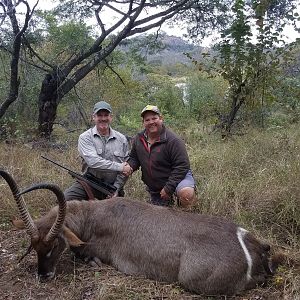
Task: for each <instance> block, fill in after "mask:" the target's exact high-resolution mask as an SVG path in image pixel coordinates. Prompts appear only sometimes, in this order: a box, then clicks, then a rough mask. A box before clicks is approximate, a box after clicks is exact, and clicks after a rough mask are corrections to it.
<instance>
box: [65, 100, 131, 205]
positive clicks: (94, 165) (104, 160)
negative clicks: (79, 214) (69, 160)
mask: <svg viewBox="0 0 300 300" xmlns="http://www.w3.org/2000/svg"><path fill="white" fill-rule="evenodd" d="M92 117H93V122H94V124H95V126H94V127H93V128H91V129H88V130H87V131H85V132H83V133H82V134H81V135H80V136H79V139H78V151H79V154H80V156H81V158H82V161H83V167H82V169H83V172H84V174H88V175H92V176H94V177H96V178H97V179H98V180H101V181H104V182H106V183H109V184H112V185H114V186H115V188H116V192H115V194H114V195H113V196H123V195H124V192H123V186H124V184H125V182H126V179H127V177H126V175H128V173H129V172H130V170H131V169H130V166H129V165H128V163H127V162H126V160H127V159H128V150H129V146H128V141H127V139H126V137H125V136H124V135H123V134H121V133H120V132H118V131H116V130H114V129H112V128H111V126H110V124H111V122H112V119H113V116H112V108H111V106H110V104H108V103H107V102H105V101H100V102H97V103H96V104H95V106H94V110H93V115H92ZM64 194H65V198H66V200H74V199H77V200H84V199H85V200H88V199H93V198H94V197H95V198H97V199H99V200H101V199H104V198H107V196H106V195H104V194H103V193H101V192H99V191H97V190H95V189H93V188H92V187H89V186H86V184H85V183H84V182H79V181H76V182H75V183H74V184H73V185H72V186H71V187H69V188H68V189H66V190H65V192H64Z"/></svg>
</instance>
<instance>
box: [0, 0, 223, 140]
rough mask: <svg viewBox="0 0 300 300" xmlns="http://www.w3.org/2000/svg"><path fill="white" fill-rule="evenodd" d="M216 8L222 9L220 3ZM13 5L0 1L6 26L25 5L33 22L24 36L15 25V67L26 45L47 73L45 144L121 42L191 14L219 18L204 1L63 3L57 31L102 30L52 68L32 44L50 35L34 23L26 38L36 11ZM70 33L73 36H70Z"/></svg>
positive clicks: (42, 113) (42, 120)
mask: <svg viewBox="0 0 300 300" xmlns="http://www.w3.org/2000/svg"><path fill="white" fill-rule="evenodd" d="M216 2H217V3H218V1H216ZM14 3H15V4H13V2H12V0H1V8H2V10H3V13H2V20H4V18H5V16H6V15H9V14H10V15H11V18H14V19H17V17H16V15H17V9H18V8H19V6H20V4H24V5H25V6H26V7H27V12H28V17H25V22H24V26H23V28H22V29H21V30H20V29H19V28H17V27H15V26H14V25H13V24H12V26H11V28H13V32H14V35H15V37H17V38H18V45H19V47H18V48H16V49H15V51H12V50H11V49H10V47H11V45H8V47H6V49H7V50H8V51H10V53H11V55H12V61H13V62H16V61H18V58H19V55H20V46H21V44H22V45H24V46H26V48H27V49H28V51H29V52H30V61H29V62H30V63H31V64H33V65H35V66H36V67H38V68H40V69H43V70H44V71H45V76H44V79H43V81H42V84H41V90H40V94H39V99H38V102H39V117H38V121H39V132H40V135H41V136H43V137H46V138H49V137H50V135H51V132H52V129H53V122H54V120H55V118H56V112H57V107H58V105H59V104H60V102H61V101H62V99H63V98H64V96H65V95H67V94H68V93H69V92H70V91H71V90H72V89H73V88H74V87H75V86H76V85H77V84H78V83H79V82H80V81H81V80H82V79H83V78H85V76H87V74H89V73H90V72H91V71H92V70H93V69H94V68H95V67H96V66H97V65H98V64H100V63H103V64H106V65H108V64H109V56H110V54H111V53H112V52H113V51H114V49H115V48H116V47H117V46H118V45H119V44H120V42H121V41H123V40H124V39H126V38H128V37H131V36H133V35H136V34H140V33H143V32H146V31H148V30H150V29H153V28H159V27H160V26H161V25H162V24H163V23H164V22H165V21H167V20H170V19H172V18H173V17H174V16H175V15H176V14H179V13H181V12H184V11H187V10H189V9H191V8H192V9H193V10H194V11H201V12H202V17H201V18H199V19H198V22H200V21H201V20H202V21H203V20H205V19H206V17H207V16H208V15H210V16H212V15H213V13H215V11H214V5H212V4H213V3H214V1H211V5H210V10H206V8H207V7H206V6H205V5H204V4H203V3H202V2H201V1H200V2H199V3H198V2H197V1H196V0H175V1H173V0H159V1H151V0H140V1H138V2H133V1H131V0H123V1H115V0H109V1H104V2H103V1H97V0H96V1H95V0H91V1H90V0H79V1H76V2H74V1H70V0H61V1H60V5H59V6H57V7H56V8H55V9H54V10H53V13H52V17H59V18H60V23H59V22H57V21H56V22H57V23H56V27H57V29H60V28H61V27H62V26H66V24H69V23H70V20H71V21H72V22H73V24H75V25H76V24H78V23H84V20H86V19H88V18H92V16H94V17H93V20H94V21H95V23H96V24H97V25H96V27H95V29H96V33H95V37H94V39H93V41H92V42H91V43H90V44H89V43H86V44H85V45H84V47H80V48H77V47H74V48H71V47H68V49H67V50H68V51H63V50H62V51H63V54H64V55H63V56H62V55H59V59H57V60H53V61H51V62H49V61H48V60H46V59H45V58H44V57H43V56H42V55H41V54H40V53H39V49H38V48H36V49H34V44H32V43H30V39H29V37H32V36H34V35H37V34H39V36H40V37H41V38H43V39H44V42H45V43H46V42H49V39H48V38H49V36H51V34H50V35H49V34H48V35H45V33H43V34H40V28H39V27H34V26H37V24H39V23H34V22H33V21H32V24H33V25H32V31H31V32H28V33H26V30H27V29H28V23H29V21H30V19H31V18H32V15H33V13H34V9H33V10H30V8H29V4H28V2H27V1H25V0H20V1H18V2H14ZM149 9H152V10H151V11H152V13H149ZM105 15H106V16H107V15H111V16H113V15H115V18H114V17H112V18H110V20H111V21H112V22H111V23H109V22H105ZM26 16H27V14H26ZM2 23H3V22H2ZM48 23H49V21H48ZM3 24H4V23H3ZM25 24H26V26H25ZM53 24H54V25H55V22H54V23H53V22H52V25H53ZM1 25H2V24H1ZM38 26H40V25H38ZM75 27H76V26H75ZM51 29H53V28H51ZM68 32H69V33H72V32H70V31H68ZM29 33H30V34H29ZM48 33H49V32H48ZM14 40H16V39H14ZM69 40H70V39H69ZM14 44H15V42H14ZM27 60H28V59H27ZM15 73H17V69H16V70H15V71H14V74H13V75H12V76H14V78H16V77H17V75H16V74H15ZM11 86H12V89H13V91H17V90H18V80H17V79H14V80H13V82H12V83H11ZM14 95H17V93H16V92H14ZM16 97H17V96H14V98H11V100H10V101H5V103H4V104H5V105H4V104H2V105H1V108H2V115H3V114H4V113H5V111H6V109H7V108H8V106H9V105H10V104H12V103H13V101H15V100H16ZM0 117H1V115H0Z"/></svg>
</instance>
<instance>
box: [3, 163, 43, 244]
mask: <svg viewBox="0 0 300 300" xmlns="http://www.w3.org/2000/svg"><path fill="white" fill-rule="evenodd" d="M0 175H1V176H2V177H3V178H4V180H5V181H6V182H7V184H8V185H9V187H10V189H11V192H12V194H13V196H14V199H15V201H16V203H17V207H18V210H19V214H20V217H21V220H22V221H23V222H24V224H25V228H26V231H27V233H28V234H29V236H30V237H31V238H32V239H38V237H39V233H38V229H37V227H36V225H35V224H34V222H33V220H32V218H31V216H30V214H29V211H28V209H27V207H26V203H25V201H24V199H23V197H22V196H21V195H20V194H19V192H20V191H19V188H18V186H17V184H16V182H15V180H14V179H13V177H12V176H11V175H10V174H9V173H7V172H6V171H4V170H3V169H0Z"/></svg>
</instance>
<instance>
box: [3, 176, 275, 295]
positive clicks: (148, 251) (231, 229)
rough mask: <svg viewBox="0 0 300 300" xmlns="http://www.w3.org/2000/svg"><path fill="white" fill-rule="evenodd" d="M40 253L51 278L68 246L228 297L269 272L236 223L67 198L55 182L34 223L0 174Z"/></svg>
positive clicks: (262, 249)
mask: <svg viewBox="0 0 300 300" xmlns="http://www.w3.org/2000/svg"><path fill="white" fill-rule="evenodd" d="M0 174H1V175H2V176H3V177H4V179H5V180H6V181H7V182H8V184H9V185H10V187H11V190H12V192H13V195H14V198H15V200H16V202H17V205H18V208H19V210H20V215H21V218H22V221H15V222H14V225H15V226H16V227H17V228H19V229H21V228H26V229H27V232H28V233H29V235H30V237H31V245H32V247H33V248H34V249H35V251H36V252H37V255H38V274H39V276H40V277H42V278H52V277H53V276H54V274H55V266H56V264H57V262H58V258H59V256H60V255H61V253H62V252H63V251H64V249H65V248H66V247H68V246H70V247H71V248H72V250H73V251H75V252H76V253H77V254H79V255H81V256H83V257H87V258H91V259H94V261H97V262H99V261H101V262H103V263H105V264H109V265H112V266H114V267H115V268H116V269H118V270H120V271H122V272H124V273H126V274H130V275H143V276H145V277H147V278H150V279H155V280H159V281H165V282H178V283H179V284H181V285H182V286H183V287H184V288H185V289H187V290H190V291H192V292H195V293H199V294H209V295H213V294H226V295H231V294H235V293H238V292H240V291H242V290H245V289H249V288H253V287H255V286H256V285H257V284H261V283H264V282H265V281H266V279H267V277H268V275H271V274H272V273H273V271H274V269H273V266H274V264H273V263H275V261H274V260H272V259H269V258H268V257H269V253H268V252H269V248H270V247H269V246H268V245H265V244H263V243H261V242H259V241H258V240H257V239H256V238H255V237H253V236H252V235H251V234H250V233H248V232H247V231H246V230H245V229H243V228H241V227H239V226H237V225H236V224H234V223H232V222H230V221H227V220H224V219H221V218H217V217H212V216H205V215H199V214H195V213H188V212H183V211H176V210H174V209H170V208H166V207H160V206H154V205H151V204H147V203H144V202H141V201H134V200H131V199H126V198H112V199H107V200H102V201H68V202H67V203H66V201H65V199H64V195H63V193H62V191H61V190H60V189H59V188H58V187H57V186H55V185H53V184H38V185H35V186H32V187H30V188H28V189H26V190H24V191H23V192H22V194H23V193H26V192H29V191H32V190H35V189H49V190H51V191H52V192H54V193H55V194H56V196H57V200H58V203H59V205H58V207H57V206H56V207H54V208H53V209H52V210H50V212H49V213H48V214H47V215H45V216H44V217H42V218H41V219H39V220H36V221H34V222H33V221H32V218H31V217H30V215H29V213H28V211H27V209H26V206H25V203H24V201H23V200H22V198H21V195H20V193H19V194H18V192H17V189H16V188H15V184H14V183H13V180H12V178H11V177H10V176H9V175H8V174H7V173H4V172H3V171H1V172H0Z"/></svg>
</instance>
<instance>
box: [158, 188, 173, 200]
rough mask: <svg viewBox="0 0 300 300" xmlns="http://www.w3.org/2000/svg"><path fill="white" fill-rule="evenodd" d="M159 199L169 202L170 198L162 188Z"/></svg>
mask: <svg viewBox="0 0 300 300" xmlns="http://www.w3.org/2000/svg"><path fill="white" fill-rule="evenodd" d="M160 197H161V198H162V199H164V200H170V198H171V196H170V195H169V194H168V193H167V192H166V191H165V189H164V188H163V189H162V190H161V191H160Z"/></svg>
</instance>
